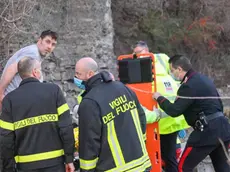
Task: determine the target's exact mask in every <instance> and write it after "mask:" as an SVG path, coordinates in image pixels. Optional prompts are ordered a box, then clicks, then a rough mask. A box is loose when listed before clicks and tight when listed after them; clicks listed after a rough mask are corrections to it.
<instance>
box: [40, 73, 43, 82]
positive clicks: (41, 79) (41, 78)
mask: <svg viewBox="0 0 230 172" xmlns="http://www.w3.org/2000/svg"><path fill="white" fill-rule="evenodd" d="M39 81H40V82H43V81H44V80H43V74H42V73H41V77H40V79H39Z"/></svg>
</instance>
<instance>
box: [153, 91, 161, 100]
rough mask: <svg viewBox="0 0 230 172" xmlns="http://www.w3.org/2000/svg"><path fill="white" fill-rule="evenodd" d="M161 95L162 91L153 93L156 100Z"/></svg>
mask: <svg viewBox="0 0 230 172" xmlns="http://www.w3.org/2000/svg"><path fill="white" fill-rule="evenodd" d="M160 96H161V94H160V93H158V92H155V93H153V96H152V98H153V99H155V100H157V99H158V97H160Z"/></svg>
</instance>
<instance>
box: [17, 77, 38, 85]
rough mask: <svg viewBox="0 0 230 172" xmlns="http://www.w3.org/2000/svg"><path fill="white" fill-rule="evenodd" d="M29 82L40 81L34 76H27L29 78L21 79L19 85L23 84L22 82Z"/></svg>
mask: <svg viewBox="0 0 230 172" xmlns="http://www.w3.org/2000/svg"><path fill="white" fill-rule="evenodd" d="M30 82H40V81H39V80H38V79H36V78H33V77H29V78H26V79H23V80H22V82H21V83H20V85H19V87H20V86H22V85H24V84H27V83H30Z"/></svg>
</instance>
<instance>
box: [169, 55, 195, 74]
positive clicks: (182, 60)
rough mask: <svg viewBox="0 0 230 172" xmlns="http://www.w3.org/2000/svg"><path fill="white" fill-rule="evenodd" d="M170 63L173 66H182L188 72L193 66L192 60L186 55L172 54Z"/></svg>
mask: <svg viewBox="0 0 230 172" xmlns="http://www.w3.org/2000/svg"><path fill="white" fill-rule="evenodd" d="M169 63H170V64H172V67H173V68H178V67H179V66H180V67H181V68H182V69H183V70H184V71H186V72H187V71H189V70H190V69H191V68H192V64H191V62H190V60H189V59H188V58H187V57H186V56H184V55H174V56H172V57H171V58H170V59H169Z"/></svg>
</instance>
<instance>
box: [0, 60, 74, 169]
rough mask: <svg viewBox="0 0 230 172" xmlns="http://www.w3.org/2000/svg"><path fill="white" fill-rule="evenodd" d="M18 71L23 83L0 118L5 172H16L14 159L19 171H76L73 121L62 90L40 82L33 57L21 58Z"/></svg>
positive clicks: (0, 147) (5, 104)
mask: <svg viewBox="0 0 230 172" xmlns="http://www.w3.org/2000/svg"><path fill="white" fill-rule="evenodd" d="M17 70H18V73H19V76H20V77H21V78H22V79H23V80H22V82H21V83H20V85H19V87H18V88H16V89H15V90H14V91H12V92H10V93H9V94H7V95H6V96H5V97H4V99H3V110H2V115H1V116H0V140H1V142H0V150H1V154H0V157H1V160H2V163H3V165H2V168H3V169H2V171H3V172H13V171H14V167H15V165H14V164H15V163H14V160H15V161H16V166H17V170H18V172H32V171H33V172H54V171H55V172H74V166H73V163H72V162H73V152H74V137H73V127H72V120H71V115H70V113H69V107H68V105H67V103H66V101H65V98H64V96H63V94H62V91H61V89H60V88H59V87H58V86H57V85H55V84H48V83H41V82H39V80H40V78H41V63H40V62H39V61H38V60H36V59H34V58H30V57H25V58H23V59H21V60H20V61H19V62H18V68H17ZM64 163H65V164H66V167H65V166H64ZM65 168H66V169H65ZM0 171H1V170H0Z"/></svg>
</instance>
